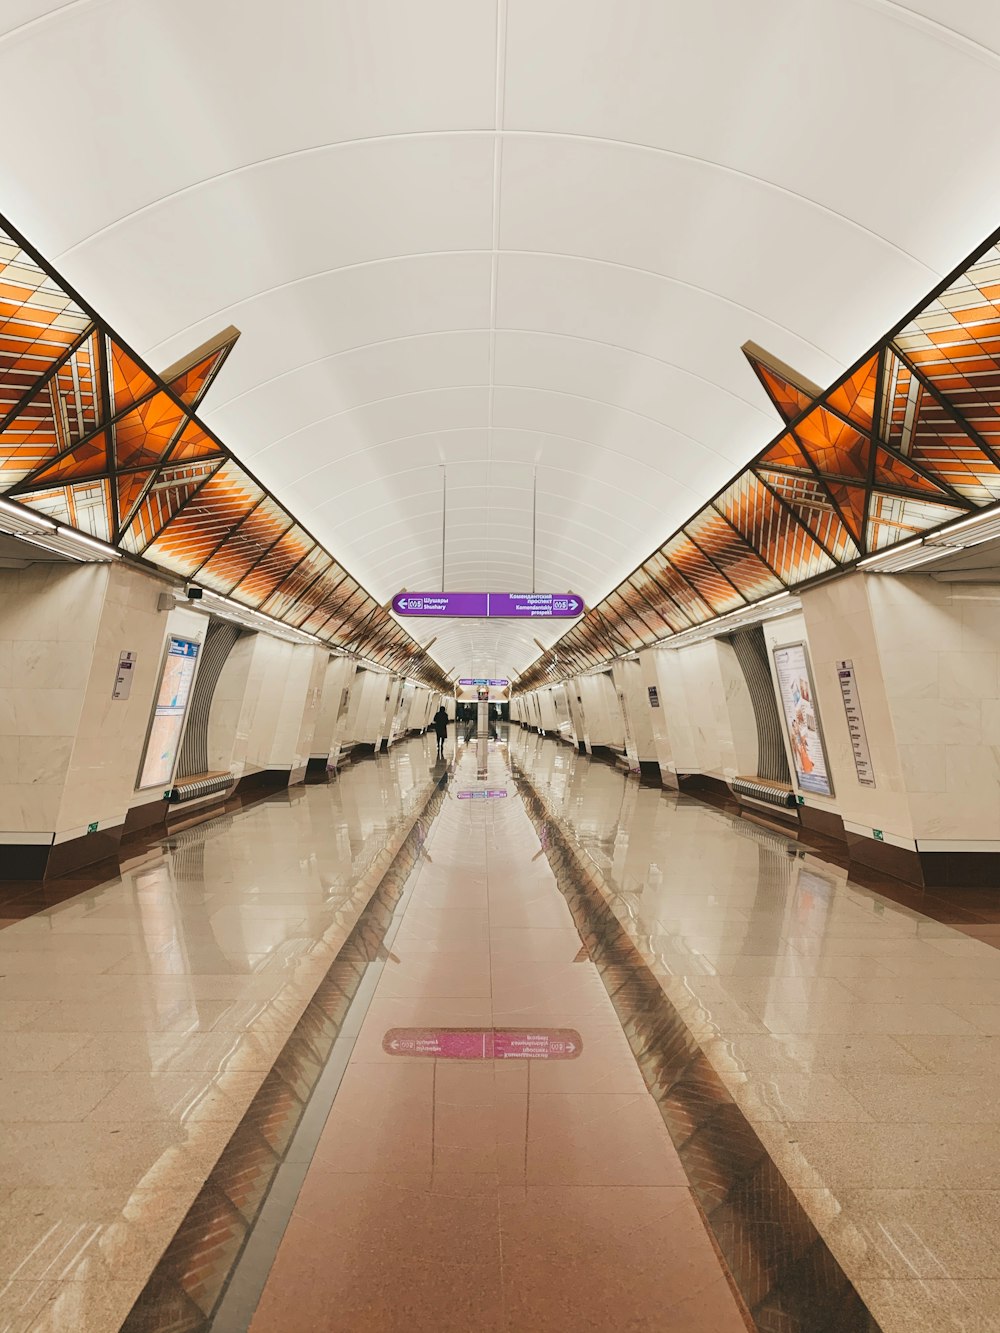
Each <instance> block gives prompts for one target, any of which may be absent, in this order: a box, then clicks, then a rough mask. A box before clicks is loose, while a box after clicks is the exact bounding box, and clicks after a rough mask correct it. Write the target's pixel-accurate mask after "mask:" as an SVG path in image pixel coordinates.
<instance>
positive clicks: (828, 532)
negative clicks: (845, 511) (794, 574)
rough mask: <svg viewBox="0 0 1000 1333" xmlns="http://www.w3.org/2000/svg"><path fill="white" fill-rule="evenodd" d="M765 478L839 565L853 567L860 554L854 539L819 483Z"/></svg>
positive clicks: (807, 479) (777, 475) (774, 474)
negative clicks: (852, 562)
mask: <svg viewBox="0 0 1000 1333" xmlns="http://www.w3.org/2000/svg"><path fill="white" fill-rule="evenodd" d="M761 476H762V478H763V479H764V480H765V481H766V482H767V484H768V485H769V486H770V487H771V489H772V490H774V491H776V492H777V493H778V495H779V496H780V497H781V499H782V500H784V502H785V504H786V505H788V506H789V507H790V508H791V509H792V511H793V512H794V514H795V517H796V518H797V519H798V520H799V522H800V523H804V524H805V526H806V527H807V528H808V529H809V531H810V532H811V533H812V534H813V536H815V537H816V539H817V541H820V542H822V544H823V546H824V548H825V549H826V550H827V551H828V552H829V553H830V555H832V556H833V557H834V559H835V560H836V561H838V562H839V563H842V564H849V563H850V562H851V561H852V560H856V559H857V558H858V556H859V554H860V552H859V550H858V548H857V545H856V543H855V541H854V539H853V537H852V536H851V534H850V533H849V532H848V530H847V528H846V527H845V526H844V521H843V519H842V518H841V517H840V514H839V513H838V512H837V510H836V509H835V508H834V506H833V504H832V503H831V501H830V497H829V495H828V494H827V493H826V491H825V490H824V489H823V487H822V485H821V484H820V483H819V482H818V481H816V480H815V479H814V478H813V477H792V476H788V475H786V474H785V473H782V472H765V471H764V470H763V469H762V470H761Z"/></svg>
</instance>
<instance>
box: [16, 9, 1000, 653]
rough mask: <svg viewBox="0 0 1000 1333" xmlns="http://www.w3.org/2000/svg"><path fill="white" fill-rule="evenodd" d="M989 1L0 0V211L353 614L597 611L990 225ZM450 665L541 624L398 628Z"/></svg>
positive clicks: (999, 65)
mask: <svg viewBox="0 0 1000 1333" xmlns="http://www.w3.org/2000/svg"><path fill="white" fill-rule="evenodd" d="M998 52H1000V8H998V7H997V6H996V4H995V3H993V0H967V2H966V3H965V4H963V5H961V6H956V5H954V4H953V3H949V2H948V0H906V3H902V2H901V0H900V2H899V3H897V2H896V0H811V2H810V3H808V4H803V3H802V0H758V3H755V4H752V5H747V4H746V3H741V2H740V0H700V3H698V4H691V3H689V2H688V0H614V3H608V0H500V3H499V7H498V5H497V4H496V3H495V2H494V0H423V3H421V4H419V5H416V4H411V3H408V0H296V3H294V4H292V5H284V6H278V5H272V4H264V3H263V0H211V3H205V0H143V3H141V4H137V3H136V2H135V0H70V2H69V3H66V2H65V0H62V2H61V3H60V2H58V0H7V3H6V4H4V5H3V6H0V86H2V88H3V90H4V100H5V102H6V105H7V107H8V116H7V123H8V129H9V132H8V135H7V136H6V137H5V140H4V146H3V149H2V150H0V187H2V189H0V212H3V213H6V214H7V216H9V218H10V219H11V221H12V222H13V223H14V224H15V226H17V227H18V228H20V229H21V230H22V231H23V232H24V233H25V234H26V235H27V236H28V237H29V238H30V239H31V240H32V241H33V242H34V243H35V244H36V245H37V246H38V247H39V248H40V249H41V250H42V251H43V253H45V254H46V255H47V256H48V257H49V258H51V259H52V260H53V261H54V262H56V264H57V265H58V266H59V267H60V269H61V270H62V271H63V273H64V274H65V275H66V277H67V278H68V279H69V281H70V282H72V283H74V284H75V285H76V286H77V287H78V289H79V290H80V291H81V292H82V293H83V294H84V295H85V296H86V297H87V298H88V299H89V300H90V301H91V303H92V304H93V305H95V306H96V307H97V308H98V309H99V310H100V311H101V313H102V314H103V315H104V316H105V317H106V318H107V319H108V320H109V321H110V322H111V323H112V324H113V325H114V326H116V327H117V328H118V330H119V331H120V332H121V333H122V335H123V336H124V337H125V338H126V339H127V340H128V341H129V342H131V343H132V344H133V345H134V346H135V347H136V348H137V349H138V350H139V351H140V352H141V353H143V354H144V355H145V356H147V357H148V358H149V359H150V360H151V361H152V362H153V363H154V364H156V365H158V366H165V365H167V364H168V363H170V362H172V361H174V360H176V359H177V358H178V357H180V356H182V355H183V354H184V353H186V352H187V351H189V350H190V348H192V347H193V346H195V345H196V344H198V343H199V342H201V341H203V340H204V338H205V337H206V336H208V335H210V334H212V333H214V332H215V331H216V330H217V329H219V328H221V327H222V326H224V325H226V324H229V323H233V324H236V325H237V326H238V327H239V328H240V329H241V330H242V337H241V339H240V341H239V343H238V344H237V347H236V350H235V352H234V353H233V355H232V356H231V357H230V359H229V361H228V362H227V364H226V366H225V369H224V371H223V373H222V375H221V376H220V378H219V380H218V382H217V384H216V385H215V387H214V388H213V390H212V393H211V395H210V397H209V399H208V400H207V401H206V405H205V410H204V414H205V416H206V417H207V419H208V420H209V422H210V423H211V424H212V425H213V426H214V427H215V428H216V429H217V430H218V431H219V432H220V434H221V435H222V436H223V438H224V439H225V440H226V441H227V443H228V444H229V445H230V446H231V447H232V449H233V451H234V452H235V453H236V455H237V456H238V457H239V458H240V459H241V460H242V461H244V462H246V463H247V465H248V466H249V467H250V468H251V469H252V470H253V471H254V472H256V473H257V474H258V475H259V477H260V478H261V480H263V481H264V482H265V483H266V484H267V485H268V486H270V487H271V488H272V489H273V490H274V491H275V492H276V494H277V495H278V496H279V498H280V499H281V500H282V501H283V502H284V503H286V504H287V505H289V506H290V508H291V509H292V511H293V512H294V513H295V514H296V515H297V516H298V517H299V518H301V520H302V521H303V522H304V523H305V524H306V525H307V526H308V527H309V528H310V529H311V530H312V531H313V532H314V534H315V535H316V536H317V537H318V538H319V539H320V540H321V541H322V542H323V543H324V544H325V545H327V546H328V547H329V548H330V549H331V550H332V551H333V552H334V553H335V554H336V555H337V557H338V558H339V559H341V560H342V561H343V562H344V563H345V564H346V565H347V567H348V568H349V569H351V570H352V572H353V573H354V574H355V575H356V576H357V577H358V578H360V579H361V580H362V582H363V583H365V584H366V585H367V586H368V587H369V589H370V590H371V591H372V592H373V593H374V594H375V595H376V596H377V597H379V598H380V599H388V597H390V596H391V595H392V594H393V593H394V592H396V591H398V590H399V589H400V588H402V587H408V588H411V589H418V588H436V587H438V586H440V581H441V486H442V465H447V484H448V516H449V517H448V529H447V544H446V575H445V577H446V581H447V584H448V586H449V587H452V588H466V589H487V588H493V589H512V590H523V589H525V588H527V587H529V586H530V583H531V576H532V569H531V553H532V523H531V510H532V488H533V481H534V478H535V475H536V472H537V491H538V501H537V503H538V535H537V567H536V570H535V577H536V583H537V586H538V588H539V589H551V590H555V591H561V590H565V589H572V590H574V591H576V592H580V593H582V594H583V595H584V596H585V598H586V599H587V600H588V601H589V602H595V601H597V600H599V599H600V597H602V596H603V595H604V593H606V592H607V591H608V590H609V589H610V588H611V587H612V586H614V585H615V584H616V583H617V582H618V581H619V580H620V579H621V578H622V576H623V575H625V574H626V573H627V572H628V571H629V570H630V569H631V568H632V567H633V566H634V565H635V564H636V563H637V562H638V561H639V560H640V559H641V558H643V557H644V556H645V555H646V554H647V553H648V551H649V550H650V549H651V548H652V547H653V546H654V545H656V544H657V543H659V542H660V541H662V540H663V539H664V538H665V537H666V536H667V535H668V533H669V532H670V531H672V530H673V529H674V528H675V527H676V526H677V525H678V524H679V523H680V522H681V521H682V520H684V519H685V518H686V517H687V516H688V515H689V514H690V513H691V512H692V511H693V510H694V509H695V508H696V507H697V505H698V504H699V503H700V502H701V501H703V500H704V499H706V498H707V497H708V496H709V495H710V494H711V493H712V492H714V491H715V490H716V489H717V488H718V487H719V486H720V485H721V484H722V483H723V482H724V481H725V480H726V479H727V478H729V477H730V476H731V475H732V473H733V472H735V471H736V469H737V468H738V467H739V466H740V465H741V464H742V463H744V462H745V461H746V460H747V459H749V458H750V457H751V456H752V455H753V454H754V453H755V452H756V451H757V450H758V449H759V448H760V447H761V446H762V445H763V444H764V443H765V442H766V441H767V439H768V438H769V437H770V436H771V435H772V434H774V433H775V431H776V429H777V419H776V417H775V416H774V414H773V412H772V410H771V409H770V407H769V405H768V403H767V401H766V399H765V397H764V394H763V392H762V390H761V389H760V387H759V385H758V384H757V381H756V379H755V378H754V376H753V374H752V372H751V371H750V369H749V367H748V366H747V364H746V363H745V361H744V359H743V357H742V355H741V353H740V347H741V345H742V343H744V342H745V341H746V340H747V339H752V340H754V341H755V342H757V343H759V344H761V345H762V346H764V347H765V348H767V349H768V350H769V351H770V352H771V353H773V354H774V355H775V356H777V357H779V358H781V359H782V360H784V361H786V362H788V363H790V364H791V365H793V366H795V367H796V368H797V369H798V370H799V371H800V372H801V373H802V374H804V375H805V376H807V377H808V378H810V379H812V380H814V381H816V382H817V383H820V384H825V383H827V382H829V381H830V380H831V379H832V378H833V377H834V376H835V375H836V374H837V373H838V372H839V371H841V370H843V369H844V368H845V367H846V366H847V364H848V363H850V362H851V361H853V360H854V359H855V358H856V357H857V356H858V355H859V354H860V353H861V352H862V351H863V350H864V348H865V347H866V346H867V345H868V344H869V343H870V342H872V341H874V339H875V338H876V337H878V336H879V335H880V334H881V333H882V332H884V330H885V329H886V328H887V327H888V326H889V325H890V324H892V323H894V322H895V320H896V319H897V318H898V317H900V316H901V315H902V314H903V313H904V312H905V311H906V309H907V308H908V307H909V306H911V305H912V304H914V303H915V302H916V301H917V300H919V299H920V298H921V297H922V296H923V294H924V293H925V292H926V291H927V290H928V289H929V288H930V287H931V286H932V285H933V284H934V282H935V281H936V280H937V279H938V277H939V276H941V275H943V274H944V273H945V272H947V271H948V269H950V268H951V267H952V266H953V265H954V264H956V263H957V262H958V261H959V260H960V259H961V258H962V257H963V256H964V255H965V253H966V252H967V251H969V250H970V249H972V247H973V246H974V245H975V244H976V243H977V242H978V241H979V240H980V239H981V238H982V237H983V236H985V235H986V234H987V233H988V232H989V231H991V230H992V229H993V228H995V227H996V226H997V225H998V223H1000V140H998V138H997V135H996V130H995V111H996V107H997V105H1000V56H998ZM410 624H411V627H413V628H414V629H415V633H416V636H417V637H418V639H420V640H421V641H422V642H427V641H428V640H430V639H431V638H432V637H434V636H436V642H435V644H434V647H433V650H432V652H433V655H434V656H435V657H436V658H437V659H438V660H439V661H440V662H441V664H442V665H443V666H444V667H445V668H446V669H447V670H449V671H452V670H454V671H456V672H457V673H459V674H466V673H468V672H472V673H476V674H479V673H489V674H505V675H506V674H510V673H513V672H517V671H519V670H520V669H522V668H523V667H524V666H525V665H527V663H528V662H529V661H531V660H532V659H533V658H534V657H535V656H536V654H537V647H536V644H535V638H536V636H537V637H538V638H539V639H540V640H541V641H542V642H544V643H546V644H548V643H549V642H551V641H552V640H553V639H554V638H555V637H556V636H557V633H558V632H559V629H560V627H559V626H556V627H552V626H549V627H547V628H544V627H542V628H540V627H539V625H538V624H537V623H528V624H526V625H518V624H515V623H510V622H506V623H505V622H491V623H489V624H483V623H479V622H475V623H471V622H450V623H431V622H425V623H420V624H416V625H415V626H414V622H410Z"/></svg>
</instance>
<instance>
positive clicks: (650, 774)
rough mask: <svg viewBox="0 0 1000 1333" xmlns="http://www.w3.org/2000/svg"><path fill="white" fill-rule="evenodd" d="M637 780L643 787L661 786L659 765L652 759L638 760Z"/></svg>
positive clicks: (661, 778) (661, 779)
mask: <svg viewBox="0 0 1000 1333" xmlns="http://www.w3.org/2000/svg"><path fill="white" fill-rule="evenodd" d="M639 781H640V782H641V783H642V785H643V786H644V787H662V786H663V777H662V775H661V773H660V765H659V764H658V763H657V762H656V761H655V760H653V759H640V760H639Z"/></svg>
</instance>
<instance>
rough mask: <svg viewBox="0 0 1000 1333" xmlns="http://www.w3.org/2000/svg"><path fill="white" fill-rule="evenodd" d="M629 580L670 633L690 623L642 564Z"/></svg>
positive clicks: (584, 622)
mask: <svg viewBox="0 0 1000 1333" xmlns="http://www.w3.org/2000/svg"><path fill="white" fill-rule="evenodd" d="M631 582H632V583H633V584H634V585H635V586H636V587H637V588H638V589H639V591H640V592H641V593H642V595H643V597H645V599H646V601H647V602H652V604H653V605H654V606H655V607H656V609H657V611H658V612H659V614H660V616H661V618H662V619H663V620H664V621H665V622H666V624H667V625H668V626H669V628H670V630H671V631H672V633H674V634H676V633H677V631H678V630H681V629H686V628H687V627H688V626H689V625H690V623H691V622H690V620H689V619H688V617H687V616H686V615H685V614H684V613H683V611H680V610H679V609H678V608H677V606H676V605H675V604H674V602H673V601H672V600H671V599H670V598H669V597H668V596H667V594H666V593H665V592H664V590H663V588H662V587H661V586H660V585H659V584H658V583H657V582H656V581H655V579H654V578H653V576H652V574H651V573H650V571H649V570H648V569H647V568H646V567H645V566H644V565H643V566H642V567H640V568H639V569H638V570H636V572H635V573H634V574H633V575H632V576H631ZM582 623H583V624H586V623H587V622H586V621H583V622H582Z"/></svg>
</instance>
